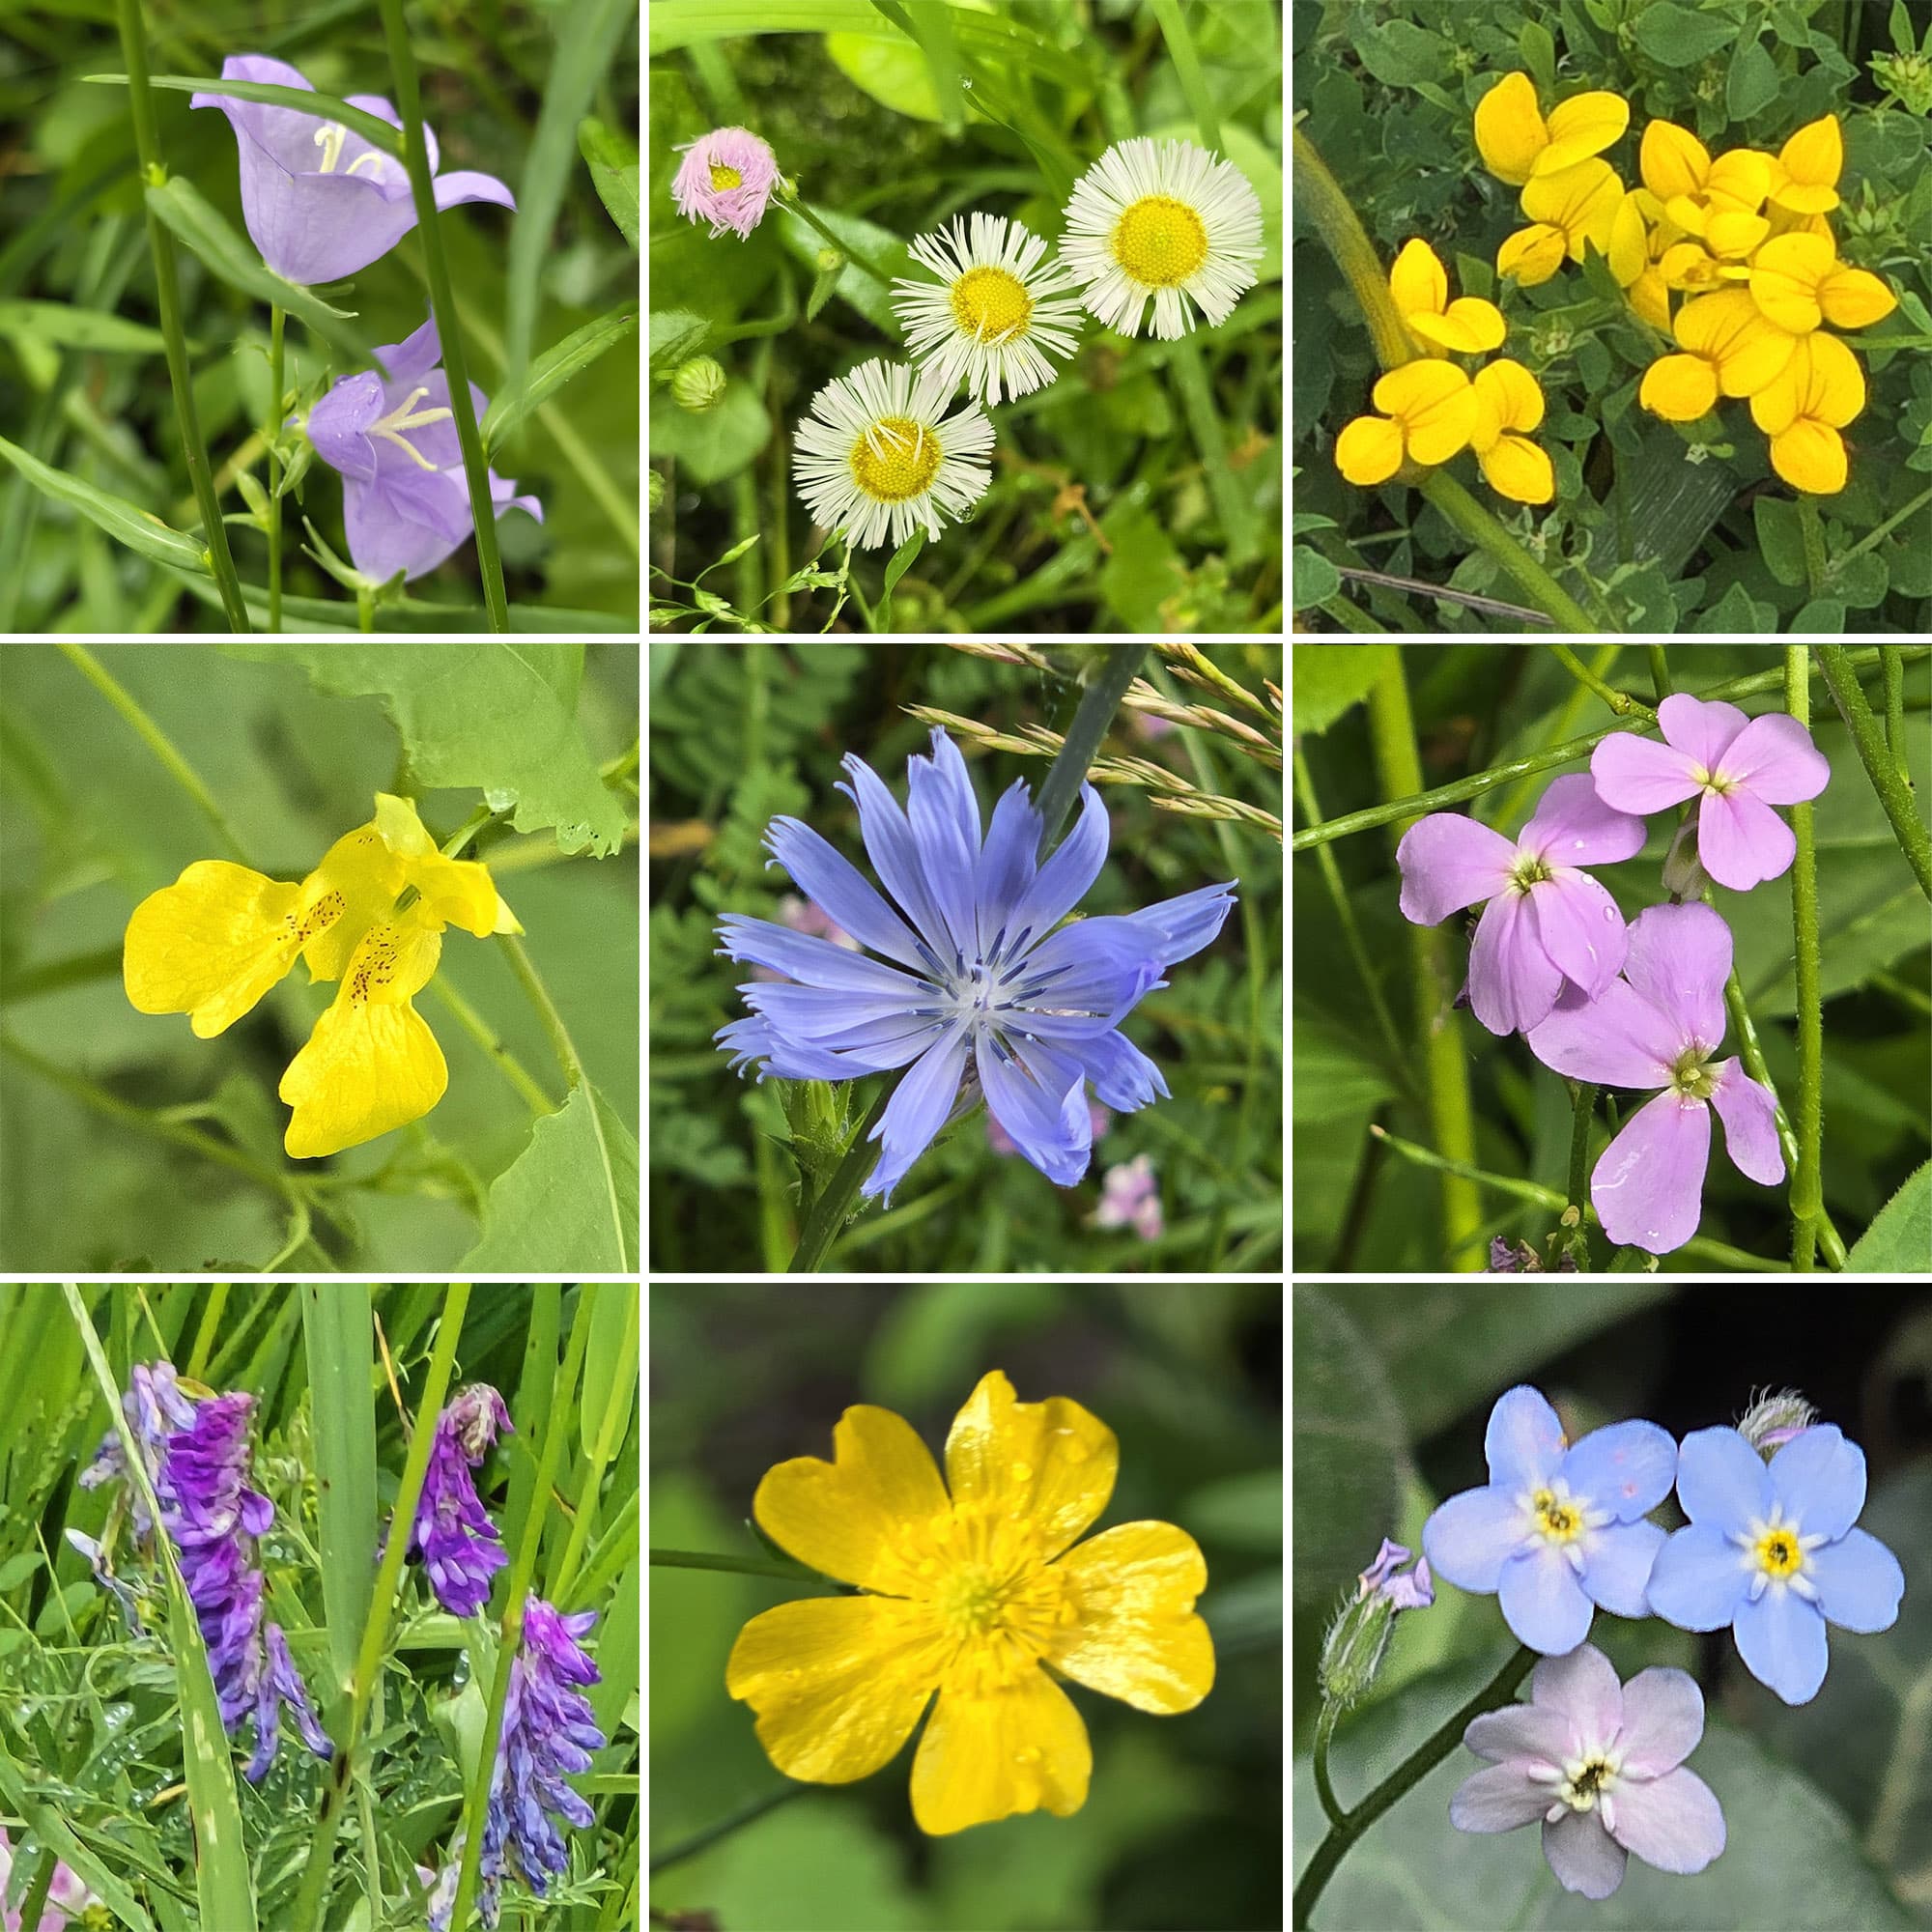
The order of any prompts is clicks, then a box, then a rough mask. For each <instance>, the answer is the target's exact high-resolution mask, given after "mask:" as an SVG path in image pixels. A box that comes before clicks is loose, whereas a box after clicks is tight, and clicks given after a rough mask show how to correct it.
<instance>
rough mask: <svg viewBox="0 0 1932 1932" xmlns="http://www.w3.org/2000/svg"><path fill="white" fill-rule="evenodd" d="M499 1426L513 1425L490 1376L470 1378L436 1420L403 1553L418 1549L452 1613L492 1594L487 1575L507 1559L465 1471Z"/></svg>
mask: <svg viewBox="0 0 1932 1932" xmlns="http://www.w3.org/2000/svg"><path fill="white" fill-rule="evenodd" d="M499 1433H500V1434H502V1435H514V1434H515V1433H516V1432H515V1431H514V1430H513V1429H512V1428H511V1426H510V1411H509V1410H508V1409H507V1408H506V1407H505V1406H503V1398H502V1397H501V1396H500V1395H498V1394H497V1391H496V1390H495V1389H494V1388H492V1387H491V1386H490V1385H489V1383H488V1382H472V1383H471V1384H470V1385H469V1387H468V1388H467V1389H465V1390H463V1391H462V1393H461V1394H459V1395H458V1396H457V1398H456V1400H455V1401H454V1402H452V1403H451V1404H450V1405H449V1406H448V1407H447V1408H445V1409H444V1410H443V1411H442V1413H441V1414H440V1416H438V1417H437V1419H436V1435H435V1439H434V1440H433V1441H432V1443H431V1445H430V1452H429V1467H428V1469H427V1470H426V1471H425V1473H424V1476H423V1487H422V1495H421V1497H420V1499H419V1500H418V1501H417V1504H416V1519H415V1522H414V1524H413V1525H412V1528H411V1530H410V1544H409V1551H408V1553H409V1554H411V1555H415V1554H420V1555H421V1557H422V1559H423V1567H424V1570H425V1571H426V1572H427V1574H428V1577H429V1581H430V1587H431V1589H433V1590H434V1591H435V1592H436V1600H437V1602H438V1603H440V1605H442V1607H443V1608H444V1609H445V1610H447V1611H448V1612H449V1613H450V1615H452V1616H457V1617H473V1616H474V1615H476V1613H477V1612H478V1611H479V1610H481V1609H482V1607H483V1605H485V1604H487V1603H488V1602H489V1601H490V1579H491V1577H494V1576H495V1575H496V1574H497V1571H498V1570H500V1569H502V1567H503V1566H504V1564H506V1563H507V1562H508V1561H509V1560H510V1559H509V1557H508V1556H507V1555H506V1554H505V1553H504V1550H503V1540H502V1538H501V1536H500V1535H499V1534H498V1533H497V1525H496V1524H495V1523H494V1522H492V1521H491V1520H490V1514H489V1512H488V1511H487V1510H486V1509H485V1508H484V1507H483V1504H482V1500H481V1498H480V1497H478V1495H477V1493H476V1483H475V1480H474V1478H473V1477H472V1476H471V1475H470V1473H469V1472H470V1470H472V1469H475V1468H480V1467H481V1466H482V1463H483V1459H484V1458H485V1457H486V1456H488V1455H489V1453H490V1449H491V1445H492V1444H493V1443H494V1442H495V1441H496V1439H497V1435H498V1434H499Z"/></svg>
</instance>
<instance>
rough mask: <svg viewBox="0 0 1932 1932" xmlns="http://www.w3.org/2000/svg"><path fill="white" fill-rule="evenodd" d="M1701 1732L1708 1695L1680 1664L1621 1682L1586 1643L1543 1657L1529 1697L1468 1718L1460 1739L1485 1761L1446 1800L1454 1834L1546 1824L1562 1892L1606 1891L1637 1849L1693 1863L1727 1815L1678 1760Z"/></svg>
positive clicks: (1694, 1867) (1654, 1860)
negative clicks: (1678, 1667) (1485, 1765)
mask: <svg viewBox="0 0 1932 1932" xmlns="http://www.w3.org/2000/svg"><path fill="white" fill-rule="evenodd" d="M1703 1735H1704V1694H1703V1692H1702V1691H1701V1690H1698V1689H1697V1685H1696V1682H1695V1680H1694V1679H1692V1678H1691V1677H1690V1676H1689V1675H1688V1674H1687V1673H1686V1672H1684V1671H1682V1670H1671V1669H1665V1668H1660V1667H1653V1668H1652V1669H1649V1670H1639V1671H1638V1672H1637V1674H1636V1675H1635V1676H1634V1677H1633V1678H1632V1679H1631V1681H1630V1682H1629V1683H1628V1684H1619V1683H1618V1682H1617V1673H1616V1667H1615V1665H1613V1664H1612V1663H1611V1662H1610V1661H1609V1659H1608V1658H1606V1657H1605V1655H1604V1654H1603V1652H1602V1651H1600V1650H1598V1649H1597V1648H1596V1647H1595V1646H1594V1645H1592V1644H1587V1643H1586V1644H1580V1645H1578V1646H1577V1649H1575V1650H1573V1651H1571V1652H1570V1653H1569V1654H1568V1655H1567V1656H1564V1657H1546V1658H1545V1659H1544V1660H1543V1662H1540V1663H1539V1664H1538V1665H1537V1666H1536V1669H1535V1671H1534V1672H1533V1673H1532V1675H1531V1677H1530V1696H1529V1702H1528V1703H1526V1704H1509V1705H1506V1706H1505V1707H1504V1708H1503V1709H1502V1710H1500V1711H1486V1712H1484V1713H1483V1715H1482V1716H1481V1717H1479V1718H1474V1719H1470V1722H1469V1726H1468V1728H1467V1729H1466V1730H1465V1731H1464V1732H1463V1744H1464V1745H1465V1746H1467V1747H1468V1748H1469V1749H1470V1750H1472V1751H1474V1752H1475V1753H1476V1755H1477V1756H1478V1757H1486V1758H1489V1759H1491V1760H1492V1762H1491V1764H1490V1766H1489V1767H1488V1769H1486V1770H1483V1771H1479V1772H1476V1773H1474V1774H1473V1775H1472V1776H1469V1777H1467V1778H1465V1779H1464V1780H1463V1785H1462V1787H1461V1789H1460V1790H1458V1791H1457V1793H1456V1795H1455V1797H1454V1798H1453V1799H1451V1800H1450V1802H1449V1820H1450V1823H1451V1824H1453V1825H1454V1826H1455V1827H1456V1829H1457V1830H1458V1831H1459V1832H1513V1831H1515V1830H1516V1829H1517V1828H1518V1827H1519V1826H1521V1825H1533V1824H1535V1823H1536V1821H1537V1820H1538V1819H1539V1818H1540V1819H1541V1820H1542V1821H1543V1855H1544V1857H1545V1858H1547V1859H1548V1861H1549V1869H1550V1870H1551V1871H1553V1872H1554V1873H1555V1874H1556V1877H1557V1879H1558V1881H1559V1883H1561V1885H1562V1886H1563V1888H1564V1889H1565V1890H1567V1891H1580V1892H1581V1893H1582V1894H1583V1896H1584V1897H1585V1898H1607V1897H1609V1895H1610V1893H1611V1892H1613V1891H1615V1890H1616V1889H1617V1887H1618V1886H1620V1885H1621V1884H1622V1883H1623V1878H1624V1868H1625V1866H1626V1865H1627V1864H1628V1863H1629V1861H1630V1857H1631V1854H1632V1853H1634V1854H1635V1855H1636V1856H1637V1857H1638V1858H1640V1859H1641V1860H1642V1861H1644V1863H1645V1864H1648V1865H1655V1866H1656V1867H1657V1869H1658V1870H1659V1871H1666V1872H1681V1873H1687V1874H1688V1873H1690V1872H1700V1871H1702V1870H1703V1869H1704V1867H1705V1866H1706V1865H1708V1864H1709V1863H1710V1862H1711V1861H1712V1860H1713V1859H1715V1858H1716V1857H1717V1856H1718V1855H1719V1853H1720V1852H1721V1851H1722V1850H1723V1849H1724V1814H1723V1810H1722V1808H1721V1807H1720V1806H1719V1804H1718V1801H1717V1798H1716V1797H1715V1796H1714V1795H1713V1793H1712V1791H1711V1787H1710V1786H1709V1785H1708V1784H1706V1783H1705V1782H1704V1780H1703V1779H1702V1778H1701V1777H1699V1776H1697V1774H1696V1773H1695V1772H1694V1771H1687V1770H1685V1769H1684V1760H1685V1759H1686V1758H1687V1757H1689V1756H1690V1753H1691V1752H1692V1751H1693V1750H1694V1749H1695V1748H1696V1747H1697V1744H1698V1741H1699V1739H1701V1738H1702V1737H1703Z"/></svg>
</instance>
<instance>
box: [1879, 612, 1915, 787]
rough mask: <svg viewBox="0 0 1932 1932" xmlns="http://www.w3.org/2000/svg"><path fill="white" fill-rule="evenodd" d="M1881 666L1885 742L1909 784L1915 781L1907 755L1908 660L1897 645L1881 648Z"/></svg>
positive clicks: (1882, 645) (1892, 760)
mask: <svg viewBox="0 0 1932 1932" xmlns="http://www.w3.org/2000/svg"><path fill="white" fill-rule="evenodd" d="M1878 666H1879V670H1880V673H1881V674H1882V675H1883V676H1884V678H1885V742H1886V745H1887V746H1888V748H1889V750H1890V752H1891V762H1892V763H1893V764H1894V765H1896V766H1897V767H1898V775H1899V777H1900V778H1902V779H1903V780H1904V781H1905V782H1906V783H1907V784H1910V783H1911V782H1912V767H1911V765H1910V764H1909V763H1908V762H1907V760H1906V756H1905V660H1904V659H1903V658H1901V657H1900V656H1899V655H1898V646H1897V645H1896V644H1881V645H1880V646H1879V647H1878Z"/></svg>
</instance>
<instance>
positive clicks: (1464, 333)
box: [1389, 240, 1509, 355]
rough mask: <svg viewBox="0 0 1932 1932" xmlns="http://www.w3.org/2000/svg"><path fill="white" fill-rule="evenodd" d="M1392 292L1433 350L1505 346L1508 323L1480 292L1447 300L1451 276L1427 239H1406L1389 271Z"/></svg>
mask: <svg viewBox="0 0 1932 1932" xmlns="http://www.w3.org/2000/svg"><path fill="white" fill-rule="evenodd" d="M1389 294H1390V295H1391V296H1392V297H1393V298H1394V299H1395V305H1396V307H1397V309H1398V310H1399V311H1400V312H1401V315H1402V319H1403V321H1404V323H1405V324H1406V326H1407V328H1408V331H1409V333H1410V334H1411V335H1413V336H1414V337H1415V338H1416V339H1417V340H1418V341H1419V342H1420V343H1421V344H1422V346H1423V347H1424V349H1426V350H1427V351H1428V352H1429V354H1431V355H1448V354H1449V353H1450V351H1452V350H1453V351H1455V353H1456V354H1457V355H1484V354H1486V353H1487V352H1488V351H1490V350H1492V349H1496V348H1499V347H1501V345H1502V339H1503V337H1504V336H1505V335H1506V334H1507V333H1508V332H1509V325H1508V324H1507V323H1506V322H1504V320H1503V312H1502V310H1501V309H1499V308H1497V307H1496V305H1495V304H1494V303H1493V302H1488V301H1484V300H1483V299H1482V298H1481V297H1480V296H1461V297H1459V298H1457V299H1456V300H1455V301H1451V300H1450V299H1449V275H1448V271H1447V270H1445V269H1444V268H1443V266H1442V264H1441V261H1440V260H1439V259H1438V258H1437V256H1436V253H1435V249H1434V248H1432V247H1431V246H1430V245H1429V243H1428V242H1427V241H1419V240H1418V241H1407V242H1405V243H1404V244H1403V249H1402V252H1401V253H1400V254H1399V255H1398V256H1397V257H1396V258H1395V262H1394V265H1393V266H1392V267H1391V268H1390V270H1389Z"/></svg>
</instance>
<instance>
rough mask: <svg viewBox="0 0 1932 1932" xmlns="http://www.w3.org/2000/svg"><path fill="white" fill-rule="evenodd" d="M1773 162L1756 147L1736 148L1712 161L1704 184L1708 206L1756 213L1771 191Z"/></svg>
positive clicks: (1714, 209)
mask: <svg viewBox="0 0 1932 1932" xmlns="http://www.w3.org/2000/svg"><path fill="white" fill-rule="evenodd" d="M1774 165H1775V164H1774V163H1773V161H1772V158H1771V156H1769V155H1761V154H1759V153H1758V152H1757V150H1756V149H1755V148H1733V149H1731V150H1730V152H1729V153H1728V154H1722V155H1719V156H1718V158H1717V159H1716V160H1715V161H1713V162H1712V163H1711V172H1710V175H1709V177H1708V178H1707V179H1706V180H1705V183H1704V202H1705V206H1706V207H1708V208H1710V209H1712V210H1713V211H1716V210H1719V209H1722V208H1732V209H1742V210H1744V211H1745V213H1748V214H1755V213H1757V211H1758V210H1759V209H1760V208H1762V207H1763V206H1764V198H1765V196H1766V195H1768V194H1769V193H1770V192H1771V184H1772V173H1773V168H1774Z"/></svg>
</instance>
